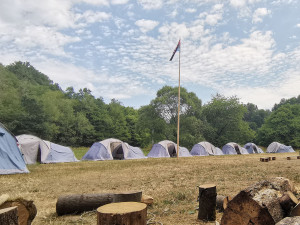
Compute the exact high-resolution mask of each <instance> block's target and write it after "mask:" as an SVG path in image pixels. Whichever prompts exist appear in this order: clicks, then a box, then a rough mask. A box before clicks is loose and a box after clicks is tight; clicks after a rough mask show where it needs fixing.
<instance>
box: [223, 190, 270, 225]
mask: <svg viewBox="0 0 300 225" xmlns="http://www.w3.org/2000/svg"><path fill="white" fill-rule="evenodd" d="M220 224H221V225H248V224H255V225H266V224H268V225H274V224H275V221H274V219H273V218H272V216H271V215H270V213H269V212H268V210H267V208H266V207H262V206H261V205H259V204H258V203H257V202H256V201H255V200H253V199H252V197H251V196H250V194H249V193H248V192H245V191H241V192H240V193H239V194H238V195H236V196H235V197H234V198H233V199H232V200H231V201H230V202H229V203H228V207H227V208H226V209H225V211H224V214H223V216H222V219H221V223H220Z"/></svg>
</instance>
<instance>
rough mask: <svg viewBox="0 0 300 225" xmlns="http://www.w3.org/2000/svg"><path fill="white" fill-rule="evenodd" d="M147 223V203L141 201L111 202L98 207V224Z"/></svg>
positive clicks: (136, 224) (128, 224)
mask: <svg viewBox="0 0 300 225" xmlns="http://www.w3.org/2000/svg"><path fill="white" fill-rule="evenodd" d="M116 224H122V225H146V224H147V205H146V204H144V203H140V202H119V203H110V204H107V205H104V206H101V207H99V208H98V209H97V225H116Z"/></svg>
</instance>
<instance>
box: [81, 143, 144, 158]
mask: <svg viewBox="0 0 300 225" xmlns="http://www.w3.org/2000/svg"><path fill="white" fill-rule="evenodd" d="M144 158H146V157H145V155H144V153H143V151H142V150H141V149H140V148H138V147H133V146H130V145H129V144H127V143H125V142H122V141H120V140H118V139H114V138H109V139H105V140H103V141H100V142H95V143H94V144H93V145H92V146H91V148H90V149H89V150H88V151H87V153H85V155H84V156H83V157H82V160H92V161H99V160H114V159H144Z"/></svg>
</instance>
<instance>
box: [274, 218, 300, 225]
mask: <svg viewBox="0 0 300 225" xmlns="http://www.w3.org/2000/svg"><path fill="white" fill-rule="evenodd" d="M299 224H300V216H296V217H285V218H284V219H283V220H280V221H279V222H278V223H276V225H299Z"/></svg>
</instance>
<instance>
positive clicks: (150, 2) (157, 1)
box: [138, 0, 163, 9]
mask: <svg viewBox="0 0 300 225" xmlns="http://www.w3.org/2000/svg"><path fill="white" fill-rule="evenodd" d="M138 3H139V4H140V5H141V6H142V7H143V8H144V9H160V8H161V7H162V6H163V2H162V0H138Z"/></svg>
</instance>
